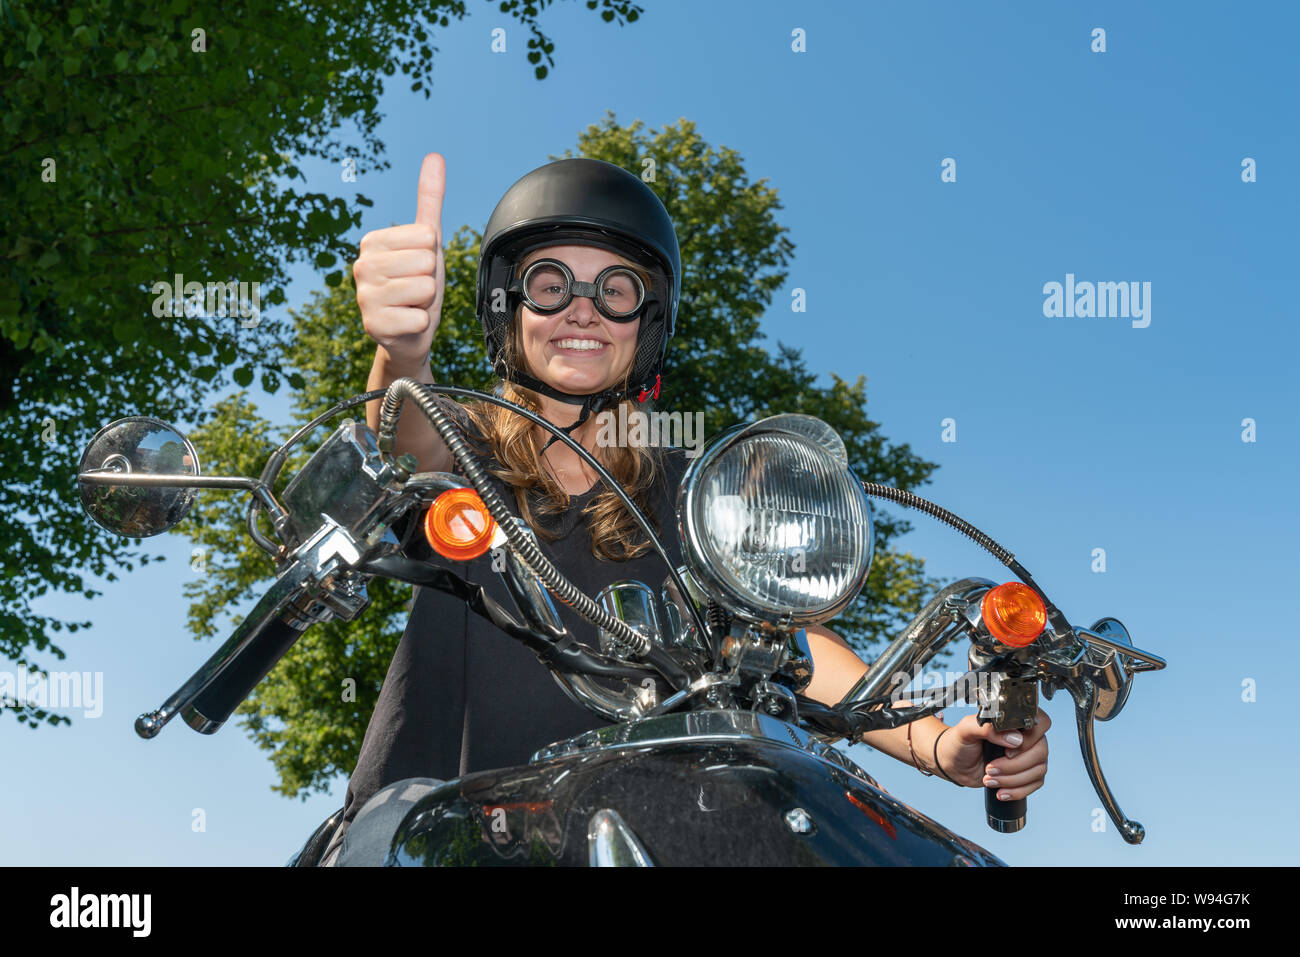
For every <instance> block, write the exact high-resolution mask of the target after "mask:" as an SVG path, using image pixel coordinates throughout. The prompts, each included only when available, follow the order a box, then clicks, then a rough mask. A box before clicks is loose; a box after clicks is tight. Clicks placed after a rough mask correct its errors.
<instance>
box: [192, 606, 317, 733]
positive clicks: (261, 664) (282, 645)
mask: <svg viewBox="0 0 1300 957" xmlns="http://www.w3.org/2000/svg"><path fill="white" fill-rule="evenodd" d="M300 637H302V632H301V631H299V630H298V629H297V628H294V627H293V626H292V625H290V624H289V623H288V622H286V621H285V620H284V619H282V618H278V617H277V618H274V619H272V620H271V621H269V622H267V623H266V625H265V626H263V628H262V630H261V631H260V632H258V634H257V637H255V638H254V639H253V640H252V641H250V642H249V643H248V645H247V646H245V648H244V649H243V650H242V651H241V652H240V653H239V654H238V655H236V656H235V658H234V660H233V661H231V662H230V664H228V665H227V666H226V667H225V668H224V669H223V670H222V672H221V674H219V675H217V677H215V678H213V679H212V682H211V683H210V684H209V685H208V686H207V687H206V688H204V689H203V692H202V693H201V694H200V695H199V696H198V697H197V698H195V699H194V703H193V704H191V705H189V706H188V707H186V708H184V709H182V710H181V717H182V718H183V719H184V721H185V723H186V724H188V725H189V726H190V727H191V728H193V729H194V730H195V731H199V732H202V733H203V734H213V733H215V732H216V731H217V730H219V729H220V728H221V726H222V725H223V724H225V723H226V721H227V719H229V718H230V716H231V715H232V714H233V713H234V711H235V709H236V708H238V707H239V705H240V702H242V701H243V700H244V699H245V698H247V697H248V696H249V695H250V694H252V693H253V689H254V688H256V687H257V686H258V684H259V683H260V682H261V680H262V679H263V678H265V677H266V676H267V674H268V673H269V672H270V671H271V669H272V668H274V667H275V666H276V664H277V663H278V662H279V660H280V659H281V658H283V657H284V655H285V652H287V651H288V650H289V649H290V648H292V647H293V644H294V642H296V641H297V640H298V639H299V638H300Z"/></svg>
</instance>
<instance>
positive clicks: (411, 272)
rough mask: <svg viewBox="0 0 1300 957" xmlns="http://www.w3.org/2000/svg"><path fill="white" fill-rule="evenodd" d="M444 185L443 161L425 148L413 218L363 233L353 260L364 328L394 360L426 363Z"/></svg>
mask: <svg viewBox="0 0 1300 957" xmlns="http://www.w3.org/2000/svg"><path fill="white" fill-rule="evenodd" d="M446 191H447V165H446V161H445V160H444V159H443V157H442V155H441V154H439V153H430V154H429V155H428V156H426V157H425V158H424V163H423V165H421V167H420V183H419V187H418V189H417V193H416V204H415V222H413V223H411V224H410V225H407V226H391V227H389V228H388V229H376V230H372V231H371V232H368V233H366V235H365V236H364V237H362V239H361V249H360V255H359V256H358V258H357V261H356V262H355V263H354V264H353V266H352V275H353V277H354V278H355V279H356V285H357V305H358V306H359V307H360V308H361V322H362V325H363V326H364V327H365V330H366V334H367V335H368V336H370V338H371V339H374V340H375V342H377V343H378V344H379V346H380V347H381V348H382V349H383V350H385V351H386V352H387V353H388V357H389V359H390V360H391V361H392V362H393V363H395V364H397V365H399V366H406V365H426V364H427V362H428V355H429V348H430V347H431V346H432V345H433V335H434V333H435V332H437V330H438V321H439V320H440V319H441V317H442V295H443V288H444V286H445V284H446V266H445V264H444V262H443V255H442V199H443V196H444V195H445V194H446Z"/></svg>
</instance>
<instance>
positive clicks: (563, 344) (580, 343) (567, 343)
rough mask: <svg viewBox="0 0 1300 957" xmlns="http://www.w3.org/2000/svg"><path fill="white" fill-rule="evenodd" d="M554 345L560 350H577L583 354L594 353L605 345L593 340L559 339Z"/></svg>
mask: <svg viewBox="0 0 1300 957" xmlns="http://www.w3.org/2000/svg"><path fill="white" fill-rule="evenodd" d="M555 344H556V345H557V346H559V347H560V348H561V349H578V350H581V351H584V352H585V351H592V352H594V351H597V350H599V349H603V348H605V343H603V342H599V341H597V340H595V339H560V340H559V341H557V342H556V343H555Z"/></svg>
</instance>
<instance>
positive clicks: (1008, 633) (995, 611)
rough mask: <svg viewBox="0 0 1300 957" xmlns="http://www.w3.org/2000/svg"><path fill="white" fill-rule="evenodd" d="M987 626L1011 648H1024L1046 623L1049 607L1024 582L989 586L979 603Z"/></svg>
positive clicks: (1040, 631)
mask: <svg viewBox="0 0 1300 957" xmlns="http://www.w3.org/2000/svg"><path fill="white" fill-rule="evenodd" d="M980 612H981V614H982V616H983V619H984V627H985V628H987V629H988V632H989V634H990V635H992V636H993V637H994V638H996V639H997V640H998V641H1000V642H1002V644H1004V645H1007V646H1009V647H1011V648H1024V647H1025V646H1026V645H1031V644H1033V643H1034V639H1035V638H1037V637H1038V636H1039V635H1041V634H1042V633H1043V629H1044V628H1046V627H1047V608H1046V607H1044V605H1043V600H1042V599H1041V598H1039V597H1038V593H1037V592H1036V591H1034V590H1033V589H1032V588H1030V587H1029V586H1028V585H1026V584H1024V583H1023V582H1007V583H1006V584H1005V585H998V586H997V587H996V588H990V589H989V590H988V592H987V593H986V594H985V595H984V601H983V602H982V603H981V605H980Z"/></svg>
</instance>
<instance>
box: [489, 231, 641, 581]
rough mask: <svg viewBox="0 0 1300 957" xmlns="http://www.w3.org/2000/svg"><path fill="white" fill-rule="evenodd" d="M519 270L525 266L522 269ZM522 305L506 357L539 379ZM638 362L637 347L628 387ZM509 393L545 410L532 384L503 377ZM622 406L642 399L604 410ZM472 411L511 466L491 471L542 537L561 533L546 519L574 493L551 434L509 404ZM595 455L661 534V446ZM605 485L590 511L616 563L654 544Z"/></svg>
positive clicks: (599, 545)
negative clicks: (546, 458)
mask: <svg viewBox="0 0 1300 957" xmlns="http://www.w3.org/2000/svg"><path fill="white" fill-rule="evenodd" d="M619 259H620V260H621V261H622V262H623V264H624V265H626V266H628V267H630V268H632V269H633V270H635V271H636V272H638V273H639V274H641V277H642V280H643V281H645V282H647V283H648V281H649V278H648V276H647V275H646V274H645V270H644V269H643V268H642V267H641V266H639V265H638V264H637V263H634V262H631V261H629V260H627V259H623V257H621V256H620V257H619ZM519 271H520V270H518V269H517V270H516V273H518V272H519ZM521 309H522V306H521V307H520V309H516V310H515V315H514V321H512V322H511V323H510V328H509V331H508V332H507V334H506V342H505V349H504V352H505V360H506V362H507V363H509V365H510V367H511V368H516V369H522V370H523V371H524V372H527V373H528V374H529V375H533V376H534V377H536V375H535V373H534V372H533V370H532V369H531V368H530V367H529V364H528V360H527V357H526V356H525V355H524V350H523V344H522V342H521V341H520V333H519V321H520V310H521ZM635 361H636V354H635V352H634V353H633V356H632V359H631V361H629V363H628V367H627V369H625V370H624V372H623V383H622V386H621V388H622V389H623V390H626V389H627V388H628V385H629V383H630V380H631V377H632V365H633V363H635ZM501 395H502V398H505V399H508V400H509V401H511V402H515V403H517V404H519V405H522V406H523V407H524V408H526V409H528V410H530V411H532V412H536V413H538V414H540V413H541V411H542V403H541V398H540V397H539V395H538V394H537V392H535V391H534V390H532V389H527V388H524V387H523V386H520V385H516V384H515V383H513V382H509V381H503V382H502V385H501ZM619 406H627V412H628V413H629V417H630V413H631V412H633V411H634V410H636V409H638V408H639V407H641V406H642V404H641V403H636V402H633V401H632V400H631V399H623V400H622V401H621V402H620V403H619V404H618V405H616V406H613V407H610V408H607V409H604V410H602V412H605V411H608V412H609V413H610V414H612V415H614V416H616V417H617V416H618V414H619ZM642 410H643V411H648V410H646V409H642ZM465 411H466V412H467V413H468V415H469V417H470V420H471V421H472V422H473V424H474V426H475V428H476V429H477V430H478V432H479V433H480V435H482V436H483V438H484V439H485V440H486V442H487V444H488V446H489V447H490V448H491V450H492V453H493V455H494V456H495V457H496V460H497V462H499V463H500V464H501V465H502V466H503V467H502V468H500V469H492V470H491V471H492V474H493V475H495V476H496V477H497V478H499V479H501V481H503V482H504V483H505V484H506V485H508V486H510V487H512V488H513V489H514V493H515V502H516V504H517V505H518V507H519V514H520V515H521V516H522V517H523V519H524V521H526V522H527V523H528V525H529V527H530V528H532V529H533V531H534V532H536V533H537V534H538V535H539V536H540V537H542V538H545V539H547V540H548V541H554V540H555V539H556V538H558V537H559V535H558V534H557V533H555V532H553V531H552V530H551V529H549V528H547V527H546V525H545V524H544V522H542V521H541V519H544V518H545V517H547V516H552V515H558V514H560V513H563V512H565V511H567V510H568V508H569V493H568V492H566V491H565V490H564V489H563V488H562V487H561V486H560V484H559V482H557V481H556V480H555V478H554V477H552V475H551V474H550V472H548V471H547V470H546V469H545V468H543V467H542V461H541V451H542V446H543V445H544V444H545V441H546V440H543V439H539V438H538V436H537V434H536V430H535V428H534V426H533V424H532V423H531V422H529V421H528V420H527V419H525V418H524V417H523V416H520V415H516V414H515V413H513V412H511V411H510V410H509V409H503V408H502V407H501V406H498V405H492V404H491V403H488V402H481V401H480V402H470V403H467V404H466V406H465ZM588 421H591V420H588ZM584 428H585V426H584ZM629 432H632V430H629ZM633 434H635V432H633ZM593 454H594V455H595V456H596V459H597V461H599V462H600V463H601V465H603V466H605V468H606V469H608V470H609V473H610V475H612V476H613V477H614V479H615V480H616V481H617V482H618V483H619V485H621V486H622V487H623V488H624V490H626V491H627V493H628V494H629V495H630V496H631V497H632V500H633V501H634V502H636V504H637V507H638V508H640V509H641V511H643V512H644V513H645V514H646V517H647V518H648V519H649V520H650V523H651V525H652V526H653V527H654V528H655V531H656V532H657V533H661V532H662V531H663V530H662V529H661V528H659V527H658V525H659V523H658V519H657V518H656V516H655V514H654V512H653V511H652V510H651V508H650V504H649V497H650V496H649V493H650V491H651V489H653V488H654V487H655V485H656V484H657V483H658V482H659V480H660V464H659V461H658V457H657V456H656V454H655V452H654V449H653V448H652V447H650V446H649V445H634V444H632V443H630V442H629V443H628V444H627V445H623V444H621V443H615V444H613V445H601V446H597V448H596V450H595V452H594V453H593ZM597 483H598V484H599V485H600V486H601V488H600V491H599V492H597V493H596V495H595V497H594V498H593V499H592V500H591V501H590V502H588V503H587V505H586V506H584V508H583V510H582V514H583V516H585V517H586V519H587V523H588V526H589V527H590V529H591V544H592V553H593V554H594V555H595V556H596V557H597V558H603V559H606V560H608V561H616V562H617V561H627V560H628V559H631V558H636V557H637V556H638V555H641V554H644V553H645V552H646V551H648V550H649V549H650V547H651V546H650V542H649V541H648V540H646V539H645V537H644V536H643V535H642V533H641V530H640V528H639V526H638V525H637V524H636V522H635V521H634V520H633V518H632V516H631V515H630V514H629V513H628V511H627V508H626V507H625V506H624V505H623V502H622V500H621V499H619V498H618V496H617V495H615V494H614V492H612V491H611V490H610V489H609V488H606V487H604V482H603V480H601V479H597Z"/></svg>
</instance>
